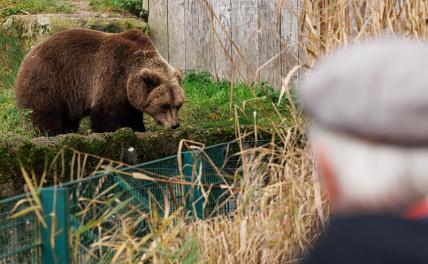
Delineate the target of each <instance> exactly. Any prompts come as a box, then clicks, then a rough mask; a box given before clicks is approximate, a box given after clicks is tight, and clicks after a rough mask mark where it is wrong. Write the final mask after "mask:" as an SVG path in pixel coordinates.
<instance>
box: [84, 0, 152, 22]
mask: <svg viewBox="0 0 428 264" xmlns="http://www.w3.org/2000/svg"><path fill="white" fill-rule="evenodd" d="M89 5H90V6H91V7H92V9H93V10H95V11H107V12H120V13H129V14H132V15H135V16H137V17H141V18H146V17H147V16H148V13H147V11H146V10H144V9H143V3H142V1H141V0H90V1H89Z"/></svg>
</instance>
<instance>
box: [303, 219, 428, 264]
mask: <svg viewBox="0 0 428 264" xmlns="http://www.w3.org/2000/svg"><path fill="white" fill-rule="evenodd" d="M302 263H304V264H315V263H326V264H335V263H341V264H342V263H346V264H363V263H364V264H371V263H388V264H395V263H397V264H411V263H424V264H428V222H426V221H422V220H407V219H403V218H399V217H398V216H390V215H361V216H348V217H345V216H335V217H332V219H331V221H330V224H329V226H328V227H327V230H326V232H325V233H324V235H323V236H321V238H320V240H319V241H318V242H317V243H316V244H315V247H314V248H313V250H312V252H310V254H309V256H308V258H307V259H305V260H304V261H303V262H302Z"/></svg>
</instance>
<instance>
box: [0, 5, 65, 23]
mask: <svg viewBox="0 0 428 264" xmlns="http://www.w3.org/2000/svg"><path fill="white" fill-rule="evenodd" d="M72 11H73V7H72V4H71V0H1V1H0V21H1V19H2V18H4V17H6V16H10V15H15V14H37V13H71V12H72Z"/></svg>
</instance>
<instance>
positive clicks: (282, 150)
mask: <svg viewBox="0 0 428 264" xmlns="http://www.w3.org/2000/svg"><path fill="white" fill-rule="evenodd" d="M200 2H201V5H205V7H206V8H207V9H205V10H208V11H207V15H209V16H210V19H211V21H212V23H220V22H219V20H218V19H216V17H218V15H216V14H214V13H213V10H212V8H210V2H209V1H206V0H201V1H200ZM276 4H277V7H278V8H277V10H276V14H272V15H275V16H276V17H280V14H281V12H283V11H284V8H290V12H291V13H293V14H295V16H296V19H298V21H299V32H298V33H299V44H298V45H299V47H298V51H299V52H298V54H297V55H298V56H297V55H296V57H297V58H298V60H297V63H296V65H295V67H293V68H292V69H291V70H290V72H289V74H287V76H286V77H285V78H284V79H283V82H282V93H281V97H282V98H283V100H289V107H290V113H291V114H292V118H293V120H294V121H295V124H296V126H295V127H284V125H283V123H281V122H272V124H271V125H270V127H269V128H261V127H258V126H257V124H256V122H255V128H256V131H257V130H261V129H262V130H269V131H270V132H272V133H273V135H274V140H273V141H272V143H271V144H268V145H265V146H263V147H258V148H255V149H250V150H244V148H242V152H241V153H240V157H241V159H242V161H243V162H242V166H241V167H240V168H239V169H238V170H237V171H236V173H235V177H236V179H239V180H236V181H234V182H233V184H231V185H230V186H227V188H228V189H229V190H230V192H231V194H232V195H233V197H235V198H236V210H235V211H233V212H231V213H230V214H228V215H223V216H217V217H214V218H211V219H206V220H197V221H190V220H191V217H190V216H189V215H188V214H186V212H185V210H184V209H183V208H180V209H178V210H177V211H174V212H173V211H170V210H169V209H168V208H169V207H170V205H168V208H166V212H167V213H165V214H163V216H161V215H160V214H159V213H158V212H157V211H156V210H154V209H153V210H150V211H149V212H145V213H144V212H138V213H137V216H138V217H137V218H135V214H130V213H129V212H137V211H136V210H134V209H133V208H132V206H131V205H128V204H126V205H124V203H126V201H122V200H114V199H116V198H114V197H113V198H111V197H110V198H109V199H107V200H101V198H100V196H97V197H93V199H88V200H87V201H86V202H87V203H86V206H85V207H84V208H82V210H85V212H87V211H88V210H89V209H90V208H91V206H100V205H103V206H105V208H106V209H105V213H106V214H105V215H104V216H105V219H108V217H110V216H112V215H113V214H114V215H115V217H116V218H115V219H116V220H115V228H110V229H105V228H104V229H103V227H102V223H103V221H102V219H104V218H101V220H100V221H98V222H96V221H95V222H92V224H93V226H92V227H91V228H97V229H98V231H99V232H100V234H101V236H100V239H99V240H98V241H96V242H95V243H93V244H91V245H90V246H85V247H83V246H82V245H81V242H80V240H79V239H80V237H79V236H78V231H75V233H73V234H72V245H73V246H74V248H75V260H76V261H77V260H79V259H80V257H78V256H77V255H78V251H76V250H82V252H84V255H85V256H86V257H91V256H92V257H96V258H97V259H98V261H99V262H118V263H137V262H141V263H146V262H153V263H180V262H183V263H193V262H197V263H296V262H299V260H300V258H301V257H302V256H304V254H305V252H307V250H308V249H309V248H310V245H311V244H312V243H313V241H314V239H316V238H317V236H318V235H319V233H320V232H321V230H322V228H323V225H324V224H325V222H326V220H327V218H328V205H327V202H326V199H325V197H324V196H323V194H322V192H321V190H320V186H319V184H318V181H317V179H316V176H315V173H314V169H313V167H314V163H313V160H312V158H311V154H310V146H309V144H308V143H307V142H306V140H305V139H304V137H303V138H302V134H304V124H305V122H304V120H303V118H302V117H301V116H300V114H299V110H298V108H297V107H296V106H295V105H294V101H293V96H292V94H293V92H292V90H290V89H289V86H290V80H291V76H292V75H293V74H294V73H295V72H296V71H298V70H299V69H306V70H309V69H311V68H312V67H313V66H314V64H315V63H316V61H317V60H318V59H319V58H320V57H321V56H323V55H324V54H326V53H329V52H332V51H333V50H335V49H336V48H337V47H338V46H341V45H347V44H348V43H352V42H354V41H362V40H364V39H367V38H370V37H373V36H379V35H381V34H384V33H385V32H387V33H388V34H400V35H405V36H412V37H416V38H421V39H426V38H427V35H428V32H427V18H428V3H427V2H426V1H404V0H396V1H394V0H384V1H376V0H322V1H317V0H312V1H311V0H301V1H300V2H299V5H298V8H297V9H296V8H295V6H294V5H292V3H291V1H290V2H289V1H285V0H276ZM220 26H221V25H220ZM221 28H222V30H225V31H226V29H225V27H224V26H223V27H222V26H221ZM226 33H227V34H226V35H227V36H230V39H229V41H231V42H233V39H232V38H231V36H232V35H231V34H230V32H226ZM219 41H220V42H221V41H223V40H219ZM282 41H286V40H282ZM221 43H222V45H223V46H224V43H223V42H221ZM232 46H233V49H235V50H236V51H238V55H239V56H242V57H243V60H241V61H244V62H245V63H251V62H250V61H249V60H246V59H245V54H244V53H242V52H240V47H239V46H238V45H237V44H236V43H234V44H233V45H232ZM225 52H226V49H225ZM281 52H284V51H281ZM228 57H229V58H230V59H231V60H233V56H228ZM254 69H256V70H255V72H254V80H257V70H259V69H257V67H254ZM232 76H233V74H232ZM231 89H233V82H232V87H231ZM231 94H233V93H231ZM231 110H232V106H231ZM276 114H278V115H281V113H280V112H277V113H276ZM255 119H256V115H255ZM237 129H238V126H237ZM238 134H239V136H240V137H243V135H242V134H240V131H238ZM85 157H87V156H85ZM102 161H103V162H104V161H105V160H102ZM100 164H102V162H101V163H100ZM114 164H116V163H112V161H109V163H108V164H107V165H108V166H109V168H111V167H113V168H115V166H116V165H117V164H116V165H114ZM122 165H123V164H122ZM100 167H101V165H100ZM79 171H80V172H81V169H79ZM266 179H268V180H266ZM32 190H33V189H32ZM33 192H35V191H34V190H33ZM124 206H127V208H128V210H127V213H121V212H122V210H119V209H117V208H118V207H120V208H123V207H124ZM116 209H117V210H116ZM106 221H107V220H106ZM142 221H146V222H147V223H148V225H149V229H150V231H151V232H149V233H148V234H146V235H144V236H137V235H136V234H135V230H136V228H137V226H138V224H140V223H141V222H142ZM79 252H80V251H79ZM80 260H81V259H80Z"/></svg>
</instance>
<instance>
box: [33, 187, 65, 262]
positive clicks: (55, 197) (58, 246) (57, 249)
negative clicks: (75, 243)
mask: <svg viewBox="0 0 428 264" xmlns="http://www.w3.org/2000/svg"><path fill="white" fill-rule="evenodd" d="M68 198H69V195H68V189H67V188H56V187H50V188H43V189H42V190H41V192H40V200H41V203H42V209H43V218H44V220H45V222H46V224H47V227H46V228H45V227H43V225H42V227H41V239H42V261H43V262H42V263H45V264H53V263H58V264H59V263H61V264H62V263H65V264H68V263H70V258H69V248H68V232H69V222H68V216H69V212H70V211H69V207H68Z"/></svg>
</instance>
